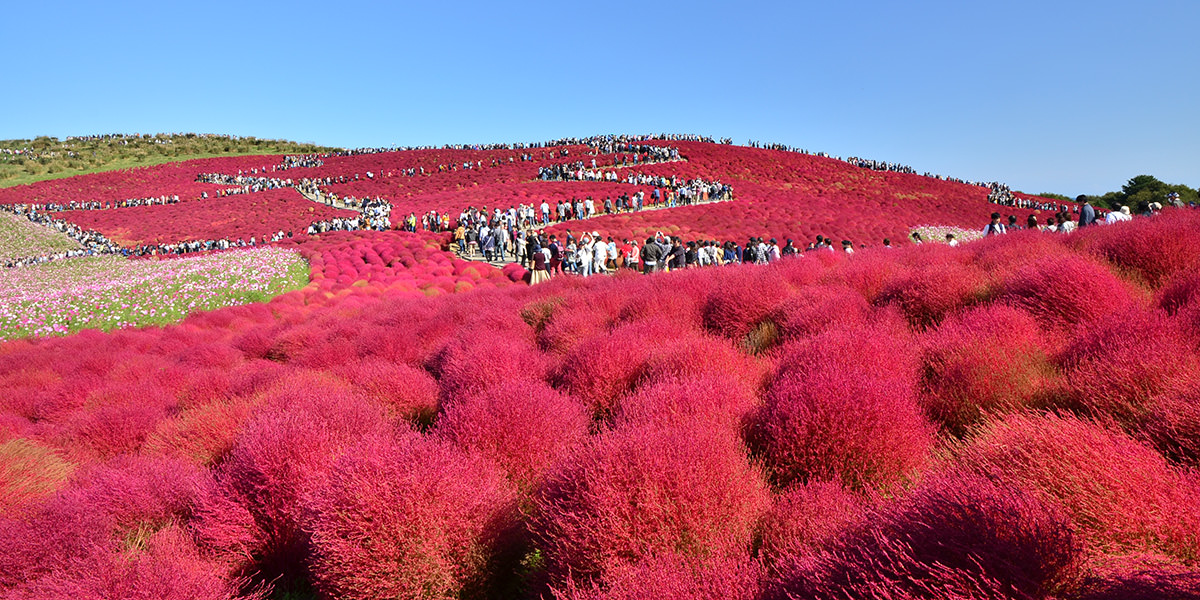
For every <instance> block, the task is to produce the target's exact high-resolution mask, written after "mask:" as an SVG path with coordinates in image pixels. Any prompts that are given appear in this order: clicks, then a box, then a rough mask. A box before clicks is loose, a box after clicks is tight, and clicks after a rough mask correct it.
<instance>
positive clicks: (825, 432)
mask: <svg viewBox="0 0 1200 600" xmlns="http://www.w3.org/2000/svg"><path fill="white" fill-rule="evenodd" d="M895 319H896V318H895V317H894V316H893V317H892V318H891V319H888V320H887V321H888V323H881V324H875V325H872V326H868V327H860V328H850V329H841V330H830V331H827V332H825V333H823V334H821V335H817V336H815V337H812V338H809V339H806V340H800V341H797V342H792V343H789V344H787V345H785V346H783V347H782V348H780V350H779V353H780V355H781V356H782V357H784V358H783V359H782V360H781V361H780V368H779V370H778V372H777V373H776V375H775V377H774V380H773V381H772V382H771V383H770V384H769V386H768V389H767V392H766V403H765V405H764V407H763V408H762V410H761V411H760V412H759V414H758V416H757V417H756V418H755V424H754V426H753V428H752V430H751V432H750V443H751V447H752V448H754V449H755V451H756V452H757V453H758V454H759V455H760V456H762V458H763V461H764V463H765V464H766V467H767V470H768V472H769V473H770V475H771V478H772V480H773V481H774V482H775V483H776V484H777V485H779V486H787V485H791V484H793V483H796V482H805V481H811V480H833V481H840V482H842V483H844V484H845V485H846V486H848V487H852V488H859V489H864V488H882V489H894V488H899V487H903V486H905V485H906V484H907V483H908V482H910V481H912V480H913V479H914V478H915V477H916V475H917V474H918V473H919V472H920V471H921V470H922V469H923V468H924V467H925V466H926V465H927V464H928V462H929V460H930V458H931V452H932V450H933V441H934V430H933V427H932V426H931V424H930V423H929V422H928V421H927V420H926V418H925V416H924V415H923V414H922V413H921V409H920V407H919V406H918V404H917V397H916V394H917V378H918V359H917V352H916V349H915V347H914V346H915V345H914V344H913V343H912V341H911V339H909V338H908V336H907V334H906V333H904V330H903V325H901V324H896V323H894V321H895Z"/></svg>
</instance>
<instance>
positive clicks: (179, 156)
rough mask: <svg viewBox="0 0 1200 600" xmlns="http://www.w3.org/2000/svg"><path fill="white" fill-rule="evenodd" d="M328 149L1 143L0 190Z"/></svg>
mask: <svg viewBox="0 0 1200 600" xmlns="http://www.w3.org/2000/svg"><path fill="white" fill-rule="evenodd" d="M329 150H331V148H327V147H324V146H317V145H315V144H302V143H297V142H289V141H285V140H260V139H257V138H253V137H231V136H223V135H210V134H194V133H186V134H156V135H150V134H147V135H122V136H113V137H90V138H67V139H65V140H59V139H58V138H53V137H45V136H43V137H38V138H35V139H32V140H0V187H10V186H14V185H21V184H25V183H34V182H37V181H45V180H48V179H61V178H64V177H73V176H75V175H84V174H87V173H98V172H101V171H112V170H115V169H126V168H130V167H148V166H153V165H160V164H163V163H168V162H177V161H183V160H191V159H196V158H212V157H215V156H237V155H251V154H309V153H314V152H326V151H329ZM18 152H19V153H18Z"/></svg>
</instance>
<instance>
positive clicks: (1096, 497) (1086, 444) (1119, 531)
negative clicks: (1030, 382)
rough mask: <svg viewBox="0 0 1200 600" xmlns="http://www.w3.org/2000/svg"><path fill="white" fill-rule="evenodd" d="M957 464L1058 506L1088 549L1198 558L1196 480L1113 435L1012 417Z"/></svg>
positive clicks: (1071, 422)
mask: <svg viewBox="0 0 1200 600" xmlns="http://www.w3.org/2000/svg"><path fill="white" fill-rule="evenodd" d="M958 464H959V465H960V467H961V468H962V469H964V470H966V471H969V472H973V473H977V474H979V475H982V476H985V477H988V478H989V479H992V480H995V481H997V482H1000V483H1003V484H1007V485H1013V486H1017V487H1021V488H1024V489H1028V490H1030V491H1031V492H1032V493H1034V494H1035V495H1037V496H1038V497H1039V498H1041V499H1043V500H1044V501H1045V502H1048V503H1052V504H1056V505H1058V506H1061V507H1062V508H1063V509H1064V511H1065V513H1066V514H1067V515H1068V516H1069V517H1070V518H1071V521H1072V522H1073V523H1074V525H1075V527H1076V530H1077V531H1078V532H1079V534H1080V538H1081V540H1082V542H1083V543H1084V546H1085V547H1086V548H1087V549H1088V550H1089V552H1091V553H1093V554H1118V555H1119V554H1129V553H1136V552H1147V553H1158V554H1165V555H1168V556H1173V557H1175V558H1177V559H1181V560H1185V561H1194V560H1196V559H1197V558H1198V557H1200V500H1198V494H1197V492H1196V486H1195V482H1194V481H1192V480H1189V479H1186V478H1185V477H1184V476H1183V475H1181V474H1180V473H1179V472H1177V471H1176V470H1174V469H1173V468H1172V467H1171V466H1169V465H1168V464H1167V462H1166V461H1165V460H1164V459H1163V457H1162V455H1160V454H1158V453H1157V452H1155V451H1154V450H1152V449H1150V448H1148V447H1146V446H1143V445H1141V444H1139V443H1138V442H1136V441H1134V440H1133V439H1131V438H1129V437H1128V436H1126V435H1124V434H1122V433H1120V432H1116V431H1111V430H1108V429H1106V428H1104V427H1102V426H1100V425H1097V424H1095V423H1092V422H1089V421H1083V420H1079V419H1077V418H1074V417H1058V416H1038V415H1027V414H1017V415H1012V416H1009V417H1007V418H1005V419H1004V420H997V421H993V422H992V423H991V425H989V426H988V427H987V428H986V429H984V431H982V432H981V433H980V434H979V435H978V436H977V437H976V438H975V439H973V440H972V441H971V442H970V444H968V445H967V446H965V447H964V448H963V449H962V452H961V454H960V456H959V457H958Z"/></svg>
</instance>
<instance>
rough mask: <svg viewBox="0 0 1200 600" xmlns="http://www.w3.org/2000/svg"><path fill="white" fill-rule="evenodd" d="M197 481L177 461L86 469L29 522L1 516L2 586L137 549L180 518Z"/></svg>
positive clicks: (122, 462) (119, 462) (60, 574)
mask: <svg viewBox="0 0 1200 600" xmlns="http://www.w3.org/2000/svg"><path fill="white" fill-rule="evenodd" d="M203 483H204V481H203V479H202V477H201V473H200V470H199V469H197V468H195V467H192V466H191V465H188V464H186V463H183V462H182V461H177V460H169V459H161V458H148V457H119V458H117V459H114V460H112V461H109V462H108V463H105V464H103V465H98V466H94V467H92V468H90V469H89V470H88V471H86V472H84V473H82V474H80V475H78V476H77V477H76V478H75V479H74V480H72V482H71V483H70V484H69V485H68V486H67V487H66V488H64V489H62V490H60V491H59V493H58V494H56V495H55V496H53V497H52V498H50V499H49V500H48V501H47V502H46V503H45V504H44V505H43V506H41V507H40V509H39V510H37V511H35V512H33V513H32V514H31V515H30V517H29V518H28V519H27V520H24V521H15V520H14V521H6V520H0V590H2V589H4V588H9V587H13V586H17V585H22V584H23V585H31V584H35V585H42V584H43V583H46V582H49V583H53V582H54V581H55V580H56V579H59V578H64V577H66V578H70V577H71V576H72V574H74V573H76V572H78V571H79V570H80V569H83V568H85V567H84V566H81V565H87V564H90V562H89V561H93V560H97V559H100V558H102V557H103V556H105V555H107V553H109V552H114V551H117V552H119V551H128V550H136V549H137V548H138V546H139V544H140V543H141V542H142V541H143V540H144V539H145V538H146V537H147V536H151V535H152V534H154V533H155V532H157V531H160V530H162V529H164V528H167V527H169V526H172V525H173V524H176V523H182V522H183V521H184V520H186V519H187V518H188V516H189V515H190V514H191V511H192V509H193V507H194V505H195V502H196V499H197V497H198V495H199V494H201V493H202V490H203ZM30 596H31V597H38V596H39V594H38V593H32V592H31V593H30Z"/></svg>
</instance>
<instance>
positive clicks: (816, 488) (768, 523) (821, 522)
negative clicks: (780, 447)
mask: <svg viewBox="0 0 1200 600" xmlns="http://www.w3.org/2000/svg"><path fill="white" fill-rule="evenodd" d="M865 504H866V502H865V501H864V500H863V499H862V498H860V497H858V496H856V495H854V494H852V493H850V491H849V490H847V489H846V488H844V487H842V486H841V485H839V484H837V483H831V482H825V481H821V482H814V483H809V484H807V485H797V486H794V487H792V488H789V489H787V490H785V491H784V492H783V493H782V494H780V496H779V497H778V498H776V500H775V505H774V506H773V507H772V508H771V511H770V512H768V513H767V515H766V517H764V518H763V523H762V548H761V550H759V556H760V557H761V558H762V561H763V563H764V564H765V565H766V567H767V568H768V569H770V570H772V571H773V572H775V571H777V570H779V569H785V568H788V567H789V566H794V565H796V564H799V563H800V562H801V561H802V560H804V559H806V558H811V557H812V556H815V555H816V554H817V553H818V552H820V551H821V550H824V549H826V548H827V547H829V546H832V545H833V543H834V542H835V541H836V540H837V539H838V536H840V535H841V534H842V533H843V532H845V531H846V530H848V529H850V528H852V527H853V526H855V525H856V524H857V523H859V522H860V521H862V520H863V518H864V516H865V515H866V506H865Z"/></svg>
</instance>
